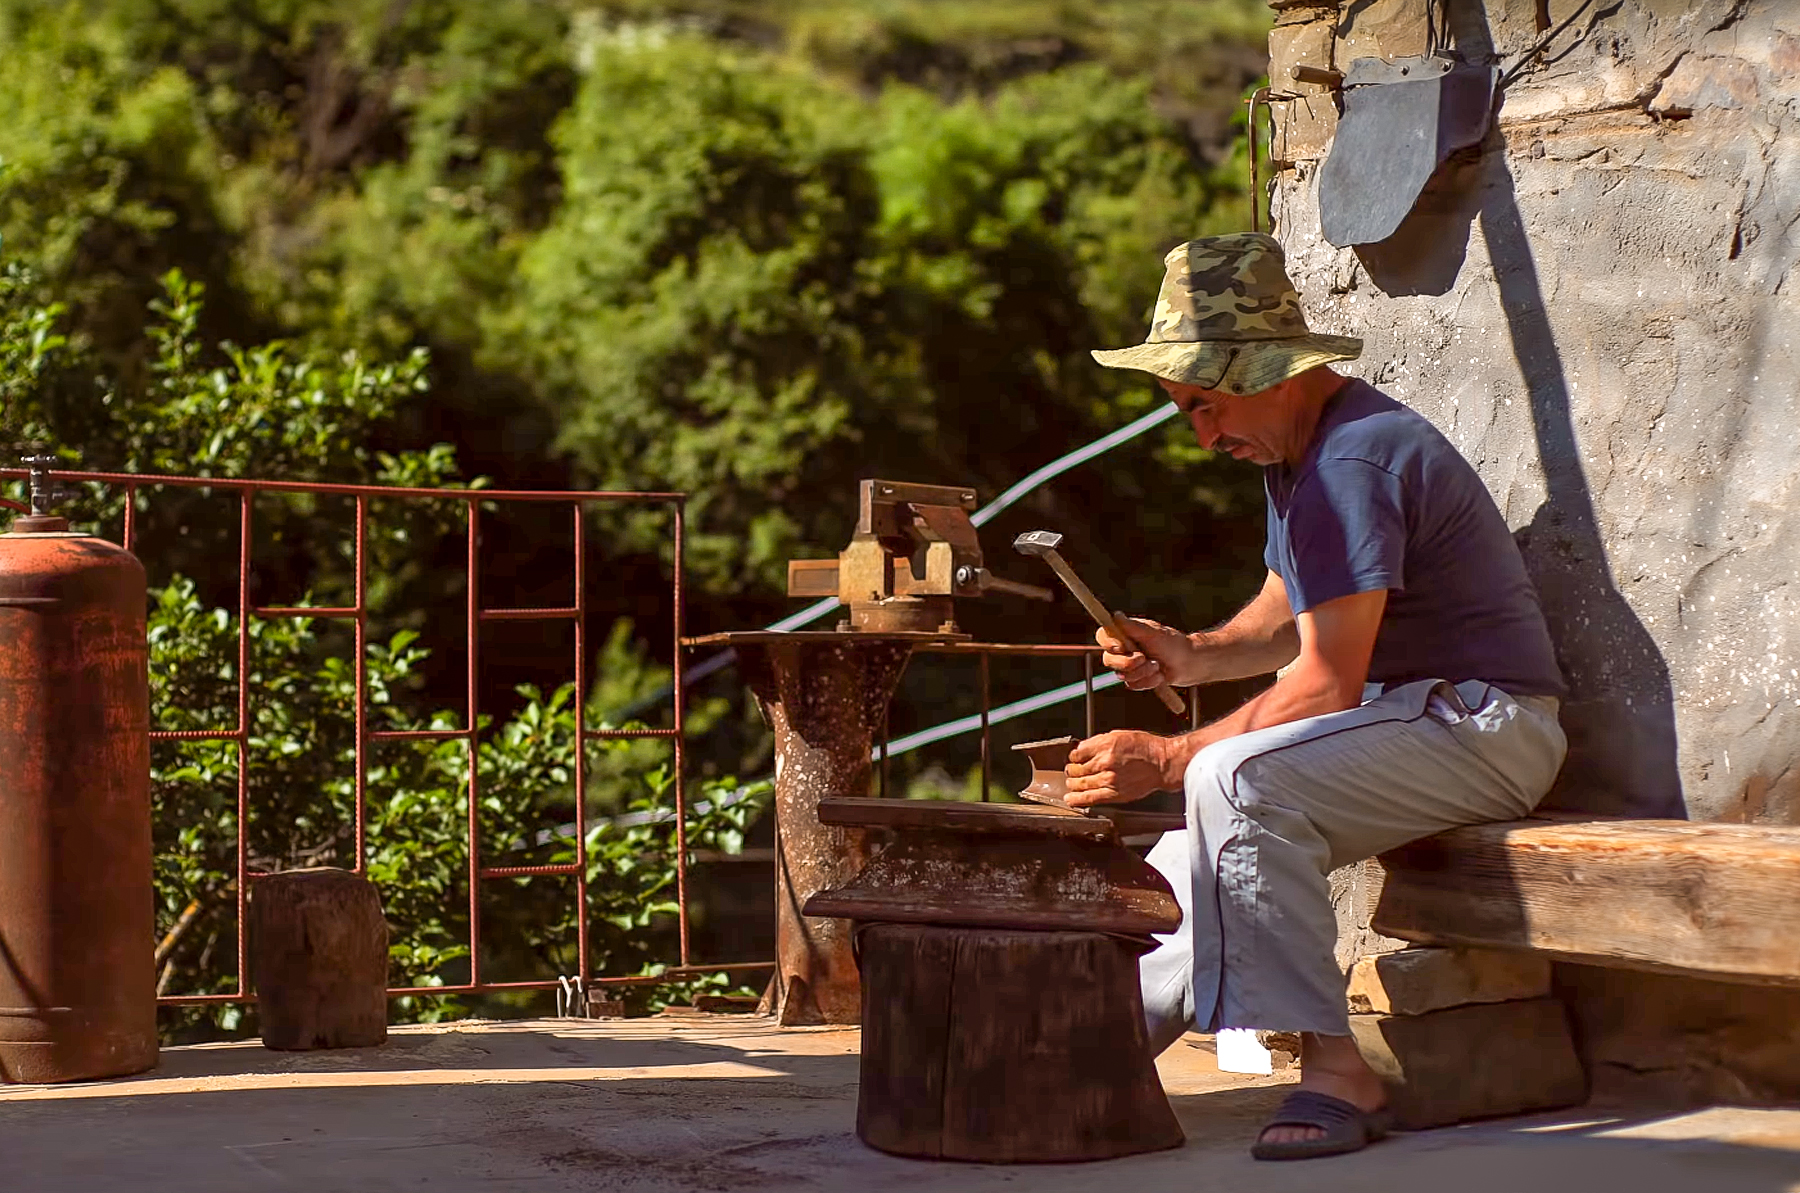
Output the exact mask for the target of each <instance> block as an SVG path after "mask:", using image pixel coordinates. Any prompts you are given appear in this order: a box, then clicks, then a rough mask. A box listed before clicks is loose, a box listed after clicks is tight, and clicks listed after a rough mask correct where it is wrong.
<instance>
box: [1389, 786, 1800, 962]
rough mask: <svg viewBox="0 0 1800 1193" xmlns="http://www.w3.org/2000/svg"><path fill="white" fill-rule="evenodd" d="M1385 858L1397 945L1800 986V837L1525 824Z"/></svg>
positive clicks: (1602, 824)
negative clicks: (1527, 954) (1798, 916)
mask: <svg viewBox="0 0 1800 1193" xmlns="http://www.w3.org/2000/svg"><path fill="white" fill-rule="evenodd" d="M1380 860H1381V866H1382V869H1383V870H1384V871H1385V872H1386V878H1385V881H1384V883H1383V886H1382V891H1381V894H1380V898H1379V901H1378V903H1377V904H1376V910H1375V915H1374V919H1373V927H1374V928H1375V930H1376V931H1378V932H1380V933H1382V934H1384V935H1387V936H1392V937H1396V938H1398V939H1401V940H1406V941H1411V942H1413V943H1416V944H1434V945H1473V946H1483V947H1489V948H1501V949H1529V950H1532V951H1535V952H1539V953H1543V954H1547V955H1549V956H1551V957H1553V958H1556V959H1559V960H1566V961H1576V962H1583V963H1586V964H1590V965H1601V966H1609V967H1616V968H1626V969H1639V970H1650V971H1654V972H1660V973H1675V974H1682V975H1687V976H1690V977H1701V978H1709V979H1712V980H1715V981H1728V982H1745V983H1753V984H1757V985H1768V986H1790V987H1800V931H1796V929H1795V926H1794V915H1795V909H1796V908H1797V907H1800V828H1787V827H1777V826H1764V825H1736V824H1692V823H1689V822H1686V821H1680V820H1603V821H1592V820H1584V821H1573V820H1566V819H1541V820H1519V821H1508V822H1506V823H1501V824H1485V825H1476V826H1472V827H1469V828H1459V829H1453V830H1451V831H1449V832H1446V833H1440V834H1438V835H1437V836H1434V837H1427V838H1425V839H1424V840H1422V841H1415V842H1413V843H1412V844H1410V845H1406V846H1403V847H1402V848H1400V849H1397V850H1394V851H1392V852H1390V853H1387V854H1384V855H1383V856H1382V857H1381V859H1380Z"/></svg>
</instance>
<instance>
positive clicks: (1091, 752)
mask: <svg viewBox="0 0 1800 1193" xmlns="http://www.w3.org/2000/svg"><path fill="white" fill-rule="evenodd" d="M1168 740H1169V739H1168V738H1164V737H1158V736H1157V735H1156V734H1154V733H1145V732H1144V731H1143V730H1141V729H1115V730H1113V731H1112V732H1111V733H1102V734H1098V735H1097V736H1094V737H1090V738H1088V739H1087V740H1086V741H1083V742H1079V743H1077V744H1076V746H1075V748H1074V749H1073V750H1071V751H1069V765H1068V766H1067V767H1065V768H1064V770H1065V771H1066V773H1067V774H1068V776H1069V794H1068V801H1069V806H1070V807H1072V808H1086V807H1089V806H1091V805H1094V804H1129V803H1131V802H1133V801H1134V800H1140V799H1143V798H1144V797H1145V796H1146V795H1149V794H1150V793H1151V792H1153V791H1161V790H1162V789H1163V786H1164V776H1163V765H1164V762H1165V757H1164V755H1165V748H1166V744H1167V742H1168Z"/></svg>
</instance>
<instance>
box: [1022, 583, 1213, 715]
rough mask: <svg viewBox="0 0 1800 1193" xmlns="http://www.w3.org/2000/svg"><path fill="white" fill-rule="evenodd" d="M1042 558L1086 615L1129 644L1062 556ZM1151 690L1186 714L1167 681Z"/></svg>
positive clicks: (1166, 704)
mask: <svg viewBox="0 0 1800 1193" xmlns="http://www.w3.org/2000/svg"><path fill="white" fill-rule="evenodd" d="M1044 559H1045V561H1046V562H1048V563H1049V564H1050V566H1051V567H1052V568H1053V569H1055V571H1056V574H1057V575H1058V576H1060V577H1061V578H1062V582H1063V583H1064V584H1066V585H1068V587H1069V591H1070V592H1072V593H1074V594H1075V599H1076V600H1078V601H1080V602H1081V607H1082V608H1083V609H1086V610H1087V611H1088V616H1089V617H1091V618H1093V619H1094V621H1095V622H1096V623H1098V624H1099V625H1100V627H1101V628H1103V629H1107V630H1111V631H1112V633H1113V637H1115V638H1117V639H1118V640H1119V641H1120V642H1121V643H1123V644H1124V645H1126V646H1130V645H1131V635H1130V634H1127V633H1126V632H1125V629H1124V627H1123V626H1121V625H1120V624H1119V619H1118V618H1117V617H1116V616H1114V614H1113V613H1112V611H1111V610H1110V609H1108V608H1107V607H1106V606H1105V605H1102V604H1101V603H1100V601H1099V599H1098V598H1096V597H1095V596H1094V590H1093V589H1091V588H1089V587H1088V586H1087V585H1085V584H1083V583H1082V582H1081V577H1079V576H1077V575H1076V574H1075V569H1073V568H1071V567H1070V566H1069V565H1068V564H1067V563H1066V562H1064V560H1063V557H1062V556H1060V555H1058V554H1057V553H1056V552H1055V551H1046V552H1044ZM1153 690H1154V691H1155V692H1156V698H1157V699H1158V700H1161V701H1162V702H1163V706H1164V707H1165V708H1167V709H1168V710H1169V711H1170V712H1172V713H1174V714H1175V715H1176V716H1178V717H1180V716H1186V715H1187V703H1186V702H1185V701H1184V700H1182V698H1181V696H1180V694H1179V693H1178V692H1176V691H1175V689H1174V688H1171V687H1170V686H1169V685H1168V684H1167V683H1160V684H1157V685H1156V687H1155V689H1153Z"/></svg>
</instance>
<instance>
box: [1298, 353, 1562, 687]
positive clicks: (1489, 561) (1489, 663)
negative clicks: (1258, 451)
mask: <svg viewBox="0 0 1800 1193" xmlns="http://www.w3.org/2000/svg"><path fill="white" fill-rule="evenodd" d="M1263 485H1264V488H1265V489H1266V491H1267V493H1268V499H1269V544H1268V547H1267V549H1266V551H1265V552H1264V560H1265V561H1266V562H1267V563H1268V565H1269V570H1270V571H1272V572H1274V573H1276V574H1277V575H1279V576H1280V577H1281V579H1282V582H1283V583H1285V584H1286V585H1287V593H1288V601H1289V603H1290V604H1292V606H1293V609H1294V612H1295V614H1300V613H1304V612H1306V611H1307V610H1308V609H1312V608H1314V607H1316V606H1318V605H1321V604H1323V603H1325V602H1326V601H1330V600H1335V599H1336V598H1338V597H1342V596H1349V595H1350V594H1351V593H1357V592H1373V591H1375V590H1376V589H1380V588H1385V589H1387V590H1388V601H1387V611H1386V613H1385V614H1384V615H1383V616H1382V619H1381V629H1380V630H1379V632H1377V634H1376V636H1375V653H1374V656H1373V657H1372V658H1371V659H1370V662H1369V680H1370V681H1371V682H1373V683H1381V684H1387V685H1393V684H1398V683H1406V682H1408V681H1411V680H1415V679H1448V680H1450V681H1452V682H1454V683H1460V682H1462V681H1463V680H1466V679H1481V680H1486V681H1487V682H1489V683H1492V684H1495V685H1496V686H1498V687H1500V688H1502V689H1504V690H1505V691H1506V692H1508V693H1510V694H1511V695H1514V696H1561V695H1563V692H1564V689H1563V680H1562V672H1561V670H1560V668H1558V667H1557V664H1556V654H1555V651H1554V649H1553V648H1552V647H1551V645H1550V633H1549V631H1548V629H1546V627H1545V625H1544V614H1543V610H1542V609H1540V608H1539V606H1538V600H1537V592H1536V590H1534V589H1533V588H1532V586H1531V580H1530V578H1529V577H1528V576H1527V575H1526V574H1525V562H1524V560H1523V559H1521V558H1520V556H1519V549H1518V546H1517V545H1516V544H1515V543H1514V542H1513V537H1512V534H1511V533H1510V532H1509V531H1508V530H1507V528H1506V521H1505V519H1504V518H1502V517H1501V516H1500V510H1499V509H1498V508H1497V507H1496V506H1495V505H1494V499H1493V498H1492V497H1491V496H1489V495H1488V491H1487V486H1485V485H1483V484H1482V483H1481V478H1480V477H1479V476H1477V475H1476V473H1475V469H1473V468H1472V467H1470V466H1469V462H1468V461H1467V460H1465V459H1463V458H1462V455H1461V454H1460V453H1459V452H1458V451H1457V450H1456V448H1455V447H1453V446H1451V444H1450V441H1449V440H1447V439H1445V438H1444V437H1443V435H1441V434H1440V433H1439V432H1438V429H1437V428H1436V427H1434V426H1432V425H1431V424H1430V423H1429V422H1427V421H1426V420H1425V419H1424V417H1423V416H1421V415H1419V414H1417V413H1415V412H1414V411H1412V410H1409V409H1407V408H1406V407H1405V406H1402V405H1401V404H1400V403H1398V402H1396V401H1394V400H1393V399H1392V398H1390V397H1388V396H1387V395H1386V394H1384V393H1382V392H1381V391H1379V390H1377V389H1375V388H1374V387H1373V386H1371V385H1368V384H1367V383H1365V382H1362V381H1356V380H1352V381H1350V382H1348V383H1347V384H1346V385H1345V386H1344V387H1343V388H1342V389H1341V390H1339V391H1338V393H1337V394H1336V396H1334V397H1333V398H1332V399H1331V400H1330V401H1329V402H1328V403H1327V404H1326V407H1325V410H1324V412H1323V413H1322V414H1321V415H1320V417H1319V425H1318V428H1317V430H1316V431H1315V432H1314V434H1313V440H1312V443H1311V444H1310V445H1309V446H1308V448H1307V450H1306V456H1305V458H1304V459H1302V460H1301V461H1300V463H1299V464H1297V465H1287V464H1276V465H1273V466H1271V467H1269V468H1266V469H1264V474H1263Z"/></svg>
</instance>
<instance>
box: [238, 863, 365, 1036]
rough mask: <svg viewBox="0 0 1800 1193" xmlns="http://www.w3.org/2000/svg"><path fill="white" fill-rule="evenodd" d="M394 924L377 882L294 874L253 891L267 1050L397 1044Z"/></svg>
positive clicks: (345, 875) (339, 873) (264, 881)
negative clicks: (393, 1040)
mask: <svg viewBox="0 0 1800 1193" xmlns="http://www.w3.org/2000/svg"><path fill="white" fill-rule="evenodd" d="M387 949H388V929H387V921H386V920H384V919H383V918H382V915H381V896H380V895H379V894H378V893H377V892H376V890H375V885H374V884H373V883H371V882H370V881H369V880H368V879H366V878H363V877H361V876H359V875H356V874H352V873H351V872H350V871H348V870H338V869H333V868H331V867H323V866H322V867H319V868H316V869H310V870H289V871H286V872H284V873H280V874H270V875H268V876H267V877H264V878H259V879H257V880H256V883H255V885H253V886H252V887H251V888H250V961H251V967H252V973H253V974H254V975H255V978H256V1009H257V1017H258V1019H259V1020H260V1021H261V1023H262V1041H263V1046H264V1047H265V1048H280V1049H284V1050H299V1051H304V1050H307V1049H313V1048H370V1047H373V1046H375V1045H377V1044H380V1043H383V1042H385V1041H386V1040H387Z"/></svg>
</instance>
